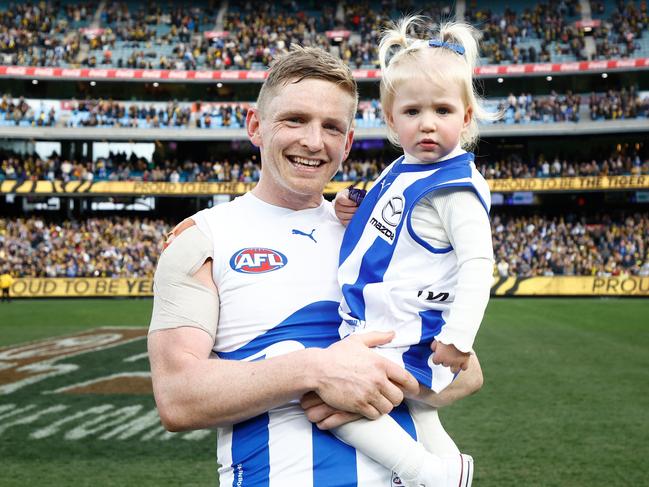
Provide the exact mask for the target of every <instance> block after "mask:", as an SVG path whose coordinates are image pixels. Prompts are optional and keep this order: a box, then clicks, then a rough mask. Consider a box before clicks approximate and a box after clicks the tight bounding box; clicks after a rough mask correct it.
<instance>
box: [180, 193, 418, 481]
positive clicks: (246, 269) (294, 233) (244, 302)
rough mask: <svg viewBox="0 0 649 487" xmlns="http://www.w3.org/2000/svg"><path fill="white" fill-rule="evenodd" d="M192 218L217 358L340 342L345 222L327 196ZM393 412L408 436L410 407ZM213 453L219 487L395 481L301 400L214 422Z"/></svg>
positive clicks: (226, 207) (248, 201)
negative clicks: (302, 206)
mask: <svg viewBox="0 0 649 487" xmlns="http://www.w3.org/2000/svg"><path fill="white" fill-rule="evenodd" d="M192 218H193V219H194V220H195V221H196V224H197V225H198V227H199V229H201V231H203V232H204V233H205V234H206V235H207V236H208V237H210V238H211V239H212V241H213V242H214V263H213V269H214V275H213V277H214V282H215V283H216V285H217V287H218V290H219V298H220V316H219V323H218V328H217V332H216V340H215V343H214V352H215V353H216V354H217V355H218V357H219V358H220V359H224V360H246V361H252V360H263V359H265V358H270V357H274V356H277V355H281V354H284V353H288V352H291V351H295V350H300V349H303V348H306V347H326V346H328V345H330V344H331V343H333V342H335V341H337V340H339V336H338V326H339V324H340V318H339V316H338V306H339V303H340V290H339V288H338V284H337V282H336V279H335V277H336V276H335V269H336V267H337V264H338V252H339V248H340V242H341V240H342V235H343V231H344V228H343V227H342V225H341V224H340V223H339V222H338V220H337V219H336V217H335V214H334V212H333V208H332V206H331V204H330V203H329V202H324V203H323V204H322V205H321V206H320V207H318V208H313V209H307V210H301V211H293V210H289V209H286V208H281V207H277V206H273V205H269V204H267V203H264V202H263V201H261V200H259V199H258V198H256V197H255V196H253V195H251V194H247V195H245V196H242V197H239V198H237V199H235V200H234V201H232V202H230V203H226V204H222V205H219V206H216V207H214V208H211V209H207V210H203V211H201V212H199V213H197V214H196V215H194V216H193V217H192ZM223 394H228V391H223ZM395 417H396V418H397V420H398V421H399V422H400V423H401V424H402V425H403V427H404V429H406V430H407V431H409V432H411V434H413V435H414V425H413V423H412V419H411V418H410V416H409V414H408V413H407V410H404V409H399V410H398V411H396V413H395ZM217 457H218V461H219V463H220V464H221V465H222V467H221V468H220V469H219V481H220V485H221V487H230V486H233V487H265V486H268V487H287V486H300V487H311V486H313V487H336V486H339V487H355V486H362V487H374V486H385V487H390V486H391V474H390V472H388V471H386V470H385V469H384V468H383V467H381V466H379V465H378V464H376V463H375V462H373V461H372V460H370V459H369V458H367V457H365V456H363V455H361V454H360V453H359V454H358V455H356V452H355V451H354V449H353V448H351V447H349V446H348V445H346V444H344V443H343V442H342V441H340V440H338V439H337V438H335V437H334V436H333V435H332V434H330V433H328V432H324V431H320V430H319V429H318V428H317V427H315V426H314V425H312V424H311V423H309V422H308V420H307V419H306V417H305V415H304V412H303V411H302V409H301V408H300V406H299V404H297V402H294V403H291V404H287V405H285V406H283V407H279V408H276V409H273V410H271V411H269V412H268V413H265V414H262V415H260V416H257V417H255V418H252V419H250V420H248V421H245V422H242V423H239V424H235V425H233V426H231V427H223V428H219V429H218V433H217Z"/></svg>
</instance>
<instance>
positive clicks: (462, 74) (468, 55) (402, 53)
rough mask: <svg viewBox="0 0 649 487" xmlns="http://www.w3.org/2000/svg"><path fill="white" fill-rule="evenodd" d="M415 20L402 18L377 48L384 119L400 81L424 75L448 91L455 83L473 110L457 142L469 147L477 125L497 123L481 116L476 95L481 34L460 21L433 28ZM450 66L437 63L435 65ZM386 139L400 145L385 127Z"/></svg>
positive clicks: (492, 117) (489, 116) (486, 114)
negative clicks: (475, 74) (418, 34)
mask: <svg viewBox="0 0 649 487" xmlns="http://www.w3.org/2000/svg"><path fill="white" fill-rule="evenodd" d="M426 20H427V19H425V18H424V17H420V16H409V17H404V18H403V19H401V20H400V21H399V22H398V23H396V24H393V26H392V28H390V29H387V30H386V31H385V32H384V33H383V37H382V38H381V43H380V44H379V60H380V61H381V105H382V107H383V113H384V114H385V117H386V119H388V118H389V117H390V115H391V113H392V104H393V102H394V97H395V93H396V89H397V87H398V85H399V83H400V82H402V81H405V80H408V79H411V78H413V77H414V76H417V75H423V76H426V77H427V78H429V79H430V80H431V81H433V83H435V84H438V85H440V86H448V85H449V83H459V84H460V86H461V88H462V100H463V102H464V106H465V108H468V107H470V108H471V110H472V116H471V122H470V123H469V126H468V127H467V128H466V129H465V130H464V131H463V132H462V134H461V136H460V143H461V145H462V147H463V148H465V149H469V148H471V147H472V146H473V145H474V144H475V142H476V141H477V139H478V121H479V120H485V121H487V120H496V119H497V118H499V117H498V114H492V113H489V112H488V111H486V110H485V109H484V107H483V105H482V100H481V99H480V97H479V96H478V95H477V94H476V90H475V86H474V79H473V71H474V69H475V67H476V65H477V61H478V40H479V39H480V37H481V34H480V32H479V31H478V30H476V29H475V28H474V27H472V26H470V25H469V24H466V23H464V22H446V23H443V24H441V25H440V26H439V27H438V28H437V29H434V30H433V29H432V28H431V27H432V24H431V23H430V22H426ZM413 30H417V31H420V32H421V31H424V32H428V33H430V34H429V37H428V38H423V39H422V38H419V37H413V36H412V35H411V34H410V32H411V31H413ZM442 58H444V59H445V60H450V61H452V62H451V63H448V62H447V63H436V62H435V60H436V59H437V60H440V59H442ZM388 138H389V139H390V141H391V142H393V143H395V144H397V145H399V140H398V137H397V134H396V133H394V130H392V128H391V127H390V126H389V125H388Z"/></svg>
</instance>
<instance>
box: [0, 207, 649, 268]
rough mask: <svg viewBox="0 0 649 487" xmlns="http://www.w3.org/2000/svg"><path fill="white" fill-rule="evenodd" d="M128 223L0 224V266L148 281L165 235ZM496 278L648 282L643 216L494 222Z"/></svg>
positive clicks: (149, 225) (36, 220) (157, 225)
mask: <svg viewBox="0 0 649 487" xmlns="http://www.w3.org/2000/svg"><path fill="white" fill-rule="evenodd" d="M168 227H169V226H168V224H167V223H165V222H164V221H162V220H153V219H139V218H126V217H112V218H89V219H87V220H82V221H65V222H62V223H58V222H47V221H45V220H43V219H41V218H40V217H30V218H20V219H6V218H5V219H0V268H7V267H8V268H9V269H10V270H11V273H12V274H13V275H14V276H16V277H152V276H153V272H154V268H155V263H156V262H157V258H158V255H159V253H160V251H161V247H162V242H163V240H164V234H165V232H166V231H167V230H168V229H169V228H168ZM492 234H493V244H494V253H495V258H496V272H497V274H498V275H500V276H501V277H506V276H521V277H530V276H548V275H586V276H593V275H598V276H617V275H634V276H649V253H648V252H647V251H648V249H649V214H641V213H635V214H627V215H625V216H622V217H620V218H614V217H612V216H611V215H608V214H604V215H596V216H594V217H592V218H587V217H583V216H581V217H578V216H575V215H568V216H565V217H548V216H541V215H536V216H527V217H511V216H504V215H500V214H498V213H497V212H496V214H495V216H493V217H492Z"/></svg>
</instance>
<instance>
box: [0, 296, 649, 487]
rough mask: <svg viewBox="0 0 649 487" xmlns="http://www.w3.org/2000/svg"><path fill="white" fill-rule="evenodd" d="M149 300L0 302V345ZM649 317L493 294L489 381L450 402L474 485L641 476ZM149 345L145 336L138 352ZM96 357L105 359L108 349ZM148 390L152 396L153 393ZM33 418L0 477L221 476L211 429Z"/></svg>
mask: <svg viewBox="0 0 649 487" xmlns="http://www.w3.org/2000/svg"><path fill="white" fill-rule="evenodd" d="M150 306H151V301H150V300H78V301H71V300H58V301H57V300H53V301H45V300H43V301H14V302H13V303H11V304H10V305H4V304H3V305H1V306H0V315H1V316H2V319H1V321H0V323H1V324H0V330H1V333H0V345H7V344H11V343H20V342H24V341H28V340H35V339H40V338H47V337H51V336H55V335H61V334H67V333H72V332H75V331H80V330H84V329H88V328H93V327H96V326H107V325H112V326H116V325H126V326H137V325H142V326H146V324H147V323H148V318H149V313H150ZM648 317H649V300H621V299H537V300H531V299H494V300H492V302H491V304H490V306H489V309H488V312H487V315H486V318H485V322H484V323H483V325H482V328H481V331H480V334H479V337H478V341H477V344H476V348H477V350H478V354H479V357H480V360H481V363H482V366H483V369H484V374H485V386H484V388H483V390H482V391H481V392H480V393H479V394H477V395H476V396H474V397H471V398H468V399H465V400H464V401H462V402H460V403H458V404H456V405H454V406H452V407H449V408H447V409H446V410H445V411H443V413H442V417H443V421H444V424H445V426H446V427H447V429H448V430H449V432H450V433H451V435H452V436H453V437H454V438H455V439H456V441H457V443H458V444H459V445H460V446H461V448H462V449H463V450H465V451H467V452H468V453H471V454H472V455H473V456H474V458H475V461H476V476H475V478H474V485H475V486H476V487H483V486H484V487H490V486H494V487H495V486H521V485H523V486H616V485H620V486H622V485H645V484H646V479H647V475H648V474H649V467H647V463H646V461H645V459H646V458H647V457H648V455H649V445H647V441H646V439H647V438H649V427H648V426H647V422H646V412H647V411H648V410H649V354H648V353H647V351H648V350H649V318H648ZM143 346H144V341H143V340H142V341H138V342H135V343H134V344H132V345H130V347H131V348H132V350H131V352H130V353H133V352H136V351H138V350H139V351H144V350H143ZM136 349H137V350H136ZM140 349H141V350H140ZM106 353H108V352H106ZM100 364H102V366H103V367H109V365H110V356H109V355H106V358H105V359H102V360H101V361H100ZM21 399H22V400H25V401H32V402H33V401H35V400H37V401H41V404H42V405H46V404H47V401H53V400H54V399H52V396H42V397H41V398H39V399H34V395H33V394H32V395H30V396H29V397H27V393H25V394H24V395H21V394H20V393H19V392H17V393H14V394H12V395H9V396H0V407H1V406H2V404H5V403H7V402H9V401H14V402H20V400H21ZM108 399H109V400H110V401H111V402H112V403H114V404H120V403H124V404H130V403H132V402H133V399H132V398H124V397H118V396H113V397H109V398H108ZM80 400H81V399H80ZM84 400H87V398H86V399H84ZM104 400H106V398H104ZM139 401H140V403H142V402H143V401H144V403H146V405H147V406H148V407H152V405H153V403H152V400H151V398H150V397H146V398H140V399H139ZM32 429H33V428H32ZM29 431H31V430H30V429H29V428H27V427H25V428H21V427H15V428H12V429H11V430H8V432H6V433H5V434H4V435H3V436H1V437H0V457H1V458H2V459H3V462H2V463H3V475H2V477H1V478H0V485H25V484H28V483H29V484H33V483H36V484H39V483H44V482H45V480H47V483H51V484H54V485H86V484H90V483H93V485H135V484H137V485H140V486H143V485H215V484H216V481H215V474H214V469H215V463H214V460H213V458H214V438H213V436H210V437H208V438H206V439H203V440H200V441H194V442H188V441H183V440H182V439H176V438H173V439H171V440H168V441H151V442H145V441H116V440H114V441H111V440H101V441H96V440H79V441H70V440H63V439H61V438H57V437H53V438H50V439H43V440H38V441H36V440H33V439H29V438H28V434H29ZM296 487H297V486H296Z"/></svg>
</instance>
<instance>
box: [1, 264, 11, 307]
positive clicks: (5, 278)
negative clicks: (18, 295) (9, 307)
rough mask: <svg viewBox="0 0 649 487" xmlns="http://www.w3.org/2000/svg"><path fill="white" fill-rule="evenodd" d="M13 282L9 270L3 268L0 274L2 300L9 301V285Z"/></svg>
mask: <svg viewBox="0 0 649 487" xmlns="http://www.w3.org/2000/svg"><path fill="white" fill-rule="evenodd" d="M13 283H14V278H13V276H12V275H11V273H10V272H9V269H5V270H4V271H3V272H2V275H0V289H2V302H4V301H6V302H7V303H10V302H11V286H12V285H13Z"/></svg>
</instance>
